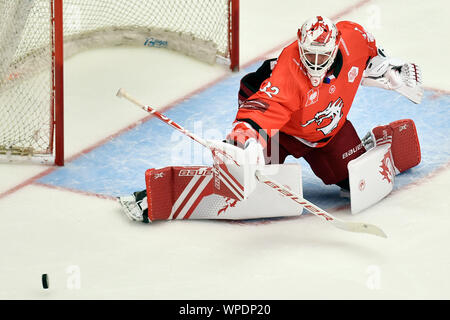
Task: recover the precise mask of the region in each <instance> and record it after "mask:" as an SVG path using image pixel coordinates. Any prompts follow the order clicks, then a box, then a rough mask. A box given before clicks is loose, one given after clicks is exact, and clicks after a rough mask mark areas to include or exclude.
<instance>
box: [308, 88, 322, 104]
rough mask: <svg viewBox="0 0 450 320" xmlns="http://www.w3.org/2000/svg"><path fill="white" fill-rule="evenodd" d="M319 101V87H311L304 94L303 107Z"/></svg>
mask: <svg viewBox="0 0 450 320" xmlns="http://www.w3.org/2000/svg"><path fill="white" fill-rule="evenodd" d="M317 101H319V89H314V88H313V89H311V90H309V91H308V94H307V95H306V104H305V107H307V106H309V105H312V104H314V103H316V102H317Z"/></svg>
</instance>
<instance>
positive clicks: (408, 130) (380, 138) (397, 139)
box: [372, 119, 421, 174]
mask: <svg viewBox="0 0 450 320" xmlns="http://www.w3.org/2000/svg"><path fill="white" fill-rule="evenodd" d="M372 134H373V140H374V141H376V145H377V146H378V145H382V144H385V143H391V151H392V157H393V160H394V166H395V171H396V173H397V174H398V173H401V172H403V171H405V170H408V169H410V168H412V167H415V166H417V165H418V164H419V163H420V160H421V152H420V144H419V138H418V136H417V130H416V126H415V124H414V121H413V120H411V119H402V120H397V121H394V122H391V123H390V124H388V125H386V126H379V127H375V128H373V129H372Z"/></svg>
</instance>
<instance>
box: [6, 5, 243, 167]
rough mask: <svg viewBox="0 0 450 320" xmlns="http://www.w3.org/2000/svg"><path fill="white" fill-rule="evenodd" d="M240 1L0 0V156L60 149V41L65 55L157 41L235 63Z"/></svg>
mask: <svg viewBox="0 0 450 320" xmlns="http://www.w3.org/2000/svg"><path fill="white" fill-rule="evenodd" d="M61 5H62V9H61ZM238 6H239V5H238V0H34V1H30V0H0V158H3V159H4V158H6V159H15V158H16V157H19V158H23V157H25V158H35V159H38V161H53V158H54V157H55V154H57V153H58V150H55V147H54V145H55V143H54V142H55V140H58V139H60V140H62V139H63V137H61V136H58V134H55V127H57V126H58V122H61V121H62V120H61V119H59V120H57V119H58V117H57V114H58V112H61V109H60V108H62V106H60V105H59V104H60V103H57V102H55V97H57V96H58V90H61V91H62V90H63V86H62V81H63V80H62V76H61V75H60V76H59V78H58V66H59V65H61V66H62V61H58V59H59V58H58V48H61V49H60V52H64V58H68V57H70V56H72V55H74V54H76V53H78V52H80V51H82V50H87V49H92V48H99V47H110V46H121V45H124V46H141V47H143V46H147V47H158V48H161V47H162V48H167V49H172V50H176V51H179V52H182V53H185V54H187V55H189V56H192V57H195V58H197V59H200V60H202V61H205V62H208V63H223V64H226V65H229V66H230V68H231V69H233V70H236V69H237V68H238V63H239V62H238V48H239V47H238V37H237V35H238V11H237V10H238ZM61 13H62V15H61ZM58 32H59V34H61V35H62V37H63V44H64V46H63V50H62V46H60V43H59V38H58ZM61 59H62V57H61ZM58 84H59V86H58ZM58 88H60V89H58ZM56 101H58V99H56ZM60 125H61V126H62V123H60ZM56 132H58V130H56ZM61 134H62V133H60V134H59V135H61ZM56 157H58V156H57V155H56ZM59 157H61V155H60V156H59ZM62 157H63V156H62ZM46 159H51V160H46ZM62 161H63V158H62Z"/></svg>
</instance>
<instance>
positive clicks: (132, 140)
mask: <svg viewBox="0 0 450 320" xmlns="http://www.w3.org/2000/svg"><path fill="white" fill-rule="evenodd" d="M357 3H359V2H358V1H350V0H347V1H339V2H338V3H337V2H336V1H321V2H320V3H315V6H314V7H313V6H311V5H308V6H305V2H303V1H283V2H280V3H277V6H273V2H272V1H261V0H258V1H256V0H251V1H250V0H249V1H241V10H242V11H241V28H242V32H241V61H242V62H243V65H245V69H244V70H242V71H241V72H240V73H239V74H229V73H228V72H227V71H226V70H224V69H223V68H221V67H218V66H209V65H205V64H203V63H201V62H198V61H196V60H194V59H192V58H187V57H185V56H182V55H180V54H177V53H173V52H170V51H166V50H158V49H148V48H144V49H129V48H114V49H101V50H95V51H89V52H85V53H82V54H80V55H78V56H75V57H73V58H72V59H70V60H69V61H68V62H67V64H66V69H65V70H66V75H65V86H66V87H65V92H66V123H65V124H66V151H67V157H66V159H67V160H68V161H67V163H66V166H65V167H64V168H61V169H57V170H54V169H49V168H48V167H44V166H36V165H1V166H0V178H1V179H0V215H1V223H0V284H1V285H0V298H1V299H18V298H21V299H24V298H26V299H109V298H114V299H129V298H135V299H141V298H145V299H241V298H242V299H329V298H331V299H346V298H353V299H396V298H406V299H408V298H427V299H428V298H438V299H439V298H445V299H448V298H450V278H449V276H448V268H449V266H450V253H449V250H448V248H447V247H448V243H449V240H450V238H449V237H450V236H449V233H448V230H449V224H450V216H449V215H450V203H449V199H448V189H449V187H450V183H449V181H450V171H449V158H450V154H449V150H450V148H449V147H450V146H449V138H448V131H449V121H450V116H449V114H450V113H449V111H448V105H449V103H450V101H449V99H450V98H449V95H448V90H449V87H450V86H449V84H450V83H449V80H448V78H447V75H448V71H449V70H448V66H447V65H443V64H442V63H438V62H441V61H443V59H444V58H443V57H442V52H447V51H448V49H450V43H448V42H442V39H446V38H445V36H444V35H443V32H444V31H445V30H448V28H449V22H448V19H447V17H446V16H445V14H446V10H443V9H442V8H448V6H449V5H448V3H447V2H445V1H443V0H442V1H433V2H427V3H424V2H422V1H419V0H415V1H409V2H408V7H407V8H404V7H403V6H404V2H401V1H399V2H393V1H387V0H384V1H371V2H368V3H366V4H364V5H363V6H361V7H359V8H358V9H357V10H355V11H352V12H347V13H345V15H343V16H342V17H341V18H342V19H351V20H355V21H358V22H360V23H361V24H363V25H365V26H366V27H367V28H368V29H369V30H371V31H372V33H373V34H374V35H375V37H376V38H377V41H378V42H379V43H380V44H382V45H383V46H384V47H385V49H386V50H387V51H388V52H389V53H391V54H392V55H395V56H398V57H404V58H405V59H407V60H412V61H415V62H417V63H418V64H419V65H421V66H422V67H423V69H424V79H425V85H426V86H427V87H430V88H434V89H441V90H443V91H441V93H439V92H437V91H436V90H427V92H426V96H425V99H424V102H423V104H421V105H414V104H412V103H410V102H408V101H407V100H406V99H405V98H404V97H401V96H398V95H396V94H394V93H392V92H385V91H382V90H379V89H375V88H361V90H360V91H359V92H358V95H357V97H356V99H355V102H354V104H353V107H352V110H351V112H350V116H349V118H350V120H352V121H353V124H354V125H355V127H356V129H357V131H358V132H359V133H360V135H363V134H364V133H365V132H366V131H367V130H368V129H370V128H371V127H372V126H373V125H377V124H382V123H387V122H390V121H393V120H397V119H399V118H412V119H414V121H415V122H416V125H417V129H418V132H419V136H420V142H421V147H422V156H423V157H422V163H421V164H420V165H419V166H418V167H416V168H414V169H412V170H410V171H409V172H406V173H404V174H402V175H400V176H399V177H398V179H397V183H398V184H397V185H396V189H395V190H394V192H393V193H392V194H391V195H390V196H389V197H387V198H386V199H385V200H383V201H382V202H381V203H379V204H377V205H376V206H373V207H371V208H369V209H368V210H366V211H364V212H362V213H360V214H358V215H356V216H352V215H350V214H349V209H348V207H347V205H348V202H347V200H345V199H341V198H339V193H338V190H337V187H332V186H328V187H327V186H324V185H323V184H321V182H320V180H319V179H318V178H315V177H314V176H313V175H312V174H311V172H310V170H309V168H308V166H307V165H306V164H305V162H303V160H301V162H302V163H303V164H305V165H304V179H305V184H304V186H303V187H304V195H305V197H306V198H308V199H309V200H310V201H312V202H315V203H317V204H318V205H320V206H323V207H324V208H328V209H329V210H330V211H331V212H333V214H334V215H336V216H337V217H339V218H342V219H346V220H349V221H365V222H367V223H372V224H376V225H378V226H380V227H382V228H383V230H384V231H386V233H387V234H388V239H386V240H384V239H379V238H375V237H371V236H365V235H361V234H353V233H346V232H343V231H341V230H338V229H334V228H332V227H330V226H327V225H326V224H324V223H322V222H321V221H320V220H318V219H317V218H315V217H314V216H311V215H305V216H302V217H299V218H287V219H275V220H260V221H255V222H244V223H241V222H239V223H238V222H236V223H229V222H223V221H174V222H159V223H154V224H152V225H145V224H139V223H135V222H134V223H133V222H131V221H128V220H127V218H126V217H125V216H124V215H123V214H122V213H121V211H120V209H119V207H118V204H117V203H116V202H114V201H111V197H112V196H115V195H118V194H121V193H127V192H131V191H135V189H138V188H143V186H144V179H143V170H145V169H147V168H149V167H161V166H166V165H172V164H181V162H183V163H184V164H189V163H193V164H199V163H207V162H208V161H209V160H208V157H207V156H206V155H203V154H202V153H198V152H197V153H195V152H193V151H194V150H197V151H198V149H195V148H198V147H197V146H194V145H192V144H191V143H190V141H188V140H187V139H185V138H184V137H182V136H181V135H179V134H173V130H172V129H170V128H168V127H167V126H166V125H164V124H162V123H159V122H158V121H156V120H148V121H146V118H145V117H146V116H147V115H146V114H145V113H144V112H143V111H142V110H140V109H139V108H136V107H134V106H133V105H131V104H129V103H128V102H127V101H125V100H121V99H117V98H116V97H115V93H116V91H117V89H118V88H119V87H124V88H126V89H127V90H128V91H129V92H130V93H131V94H133V95H135V96H136V97H137V98H138V99H139V100H141V101H143V102H145V103H148V104H154V105H155V106H161V107H168V106H172V105H174V106H173V108H171V109H169V110H168V111H167V114H168V115H169V116H170V117H173V118H174V119H175V120H177V121H180V123H182V124H183V125H185V126H186V127H187V128H189V129H191V130H193V131H194V132H198V133H202V134H204V135H205V136H209V137H214V136H216V135H217V136H220V135H223V134H225V133H226V131H227V129H228V128H229V126H230V124H231V121H232V119H233V116H234V112H235V107H236V99H237V86H238V82H239V78H240V76H242V75H243V74H244V73H245V72H246V71H248V70H252V69H254V68H256V67H257V64H255V63H257V61H260V60H261V59H263V58H264V57H266V56H273V55H275V54H276V51H277V50H275V51H274V52H272V53H269V54H267V55H266V54H265V53H266V52H268V51H271V49H272V48H276V47H277V46H279V45H280V44H281V43H284V42H286V41H287V40H289V39H292V38H293V36H295V30H296V28H297V27H298V25H299V24H300V23H301V22H302V21H303V20H304V19H306V18H307V17H308V16H309V15H311V14H315V13H318V12H320V13H324V14H325V15H328V16H333V15H337V14H338V13H340V12H345V11H346V10H344V9H346V8H348V7H351V6H352V5H354V4H357ZM268 8H270V10H269V9H268ZM447 11H448V10H447ZM267 15H269V16H267ZM399 16H400V18H399ZM274 17H276V19H274ZM281 17H283V18H281ZM436 24H437V25H438V27H437V28H435V30H434V31H433V32H429V31H428V30H429V29H428V28H427V29H426V28H424V27H425V26H427V25H436ZM293 30H294V31H293ZM393 30H395V32H393ZM424 38H426V39H428V40H429V43H440V46H441V49H440V50H430V48H429V46H426V45H424V41H422V40H421V39H424ZM218 79H221V80H220V81H218ZM215 81H218V82H215ZM211 82H215V83H214V84H213V85H211ZM199 89H200V90H199ZM195 90H197V91H195ZM445 90H447V91H445ZM194 91H195V94H193V95H191V94H190V93H192V92H194ZM183 97H187V99H183ZM140 121H142V123H140ZM211 126H212V127H213V129H214V130H208V128H211ZM217 138H219V137H217ZM174 146H175V151H174V150H173V148H174ZM189 150H190V151H189ZM290 161H297V160H294V159H290ZM46 170H48V171H46ZM50 171H51V172H50ZM40 173H41V175H42V176H40V177H39V179H35V178H36V175H37V174H40ZM29 179H31V180H29ZM20 184H22V185H20ZM17 185H19V187H18V188H16V189H13V188H14V187H15V186H17ZM5 192H6V193H5ZM43 273H47V274H49V277H50V278H51V283H50V285H51V287H50V289H49V290H43V289H42V287H41V283H40V276H41V274H43Z"/></svg>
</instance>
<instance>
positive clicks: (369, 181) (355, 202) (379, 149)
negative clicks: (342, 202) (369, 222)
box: [347, 144, 395, 214]
mask: <svg viewBox="0 0 450 320" xmlns="http://www.w3.org/2000/svg"><path fill="white" fill-rule="evenodd" d="M393 163H394V162H393V160H392V152H391V145H390V144H384V145H379V146H376V147H375V148H372V149H370V150H369V151H367V152H366V153H364V154H363V155H361V156H360V157H358V158H356V159H354V160H352V161H350V162H349V163H348V165H347V168H348V173H349V182H350V200H351V212H352V214H356V213H359V212H361V211H362V210H364V209H366V208H368V207H370V206H372V205H374V204H375V203H377V202H379V201H380V200H381V199H383V198H384V197H386V196H387V195H388V194H389V193H390V192H391V191H392V189H393V187H394V178H395V170H394V166H393Z"/></svg>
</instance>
